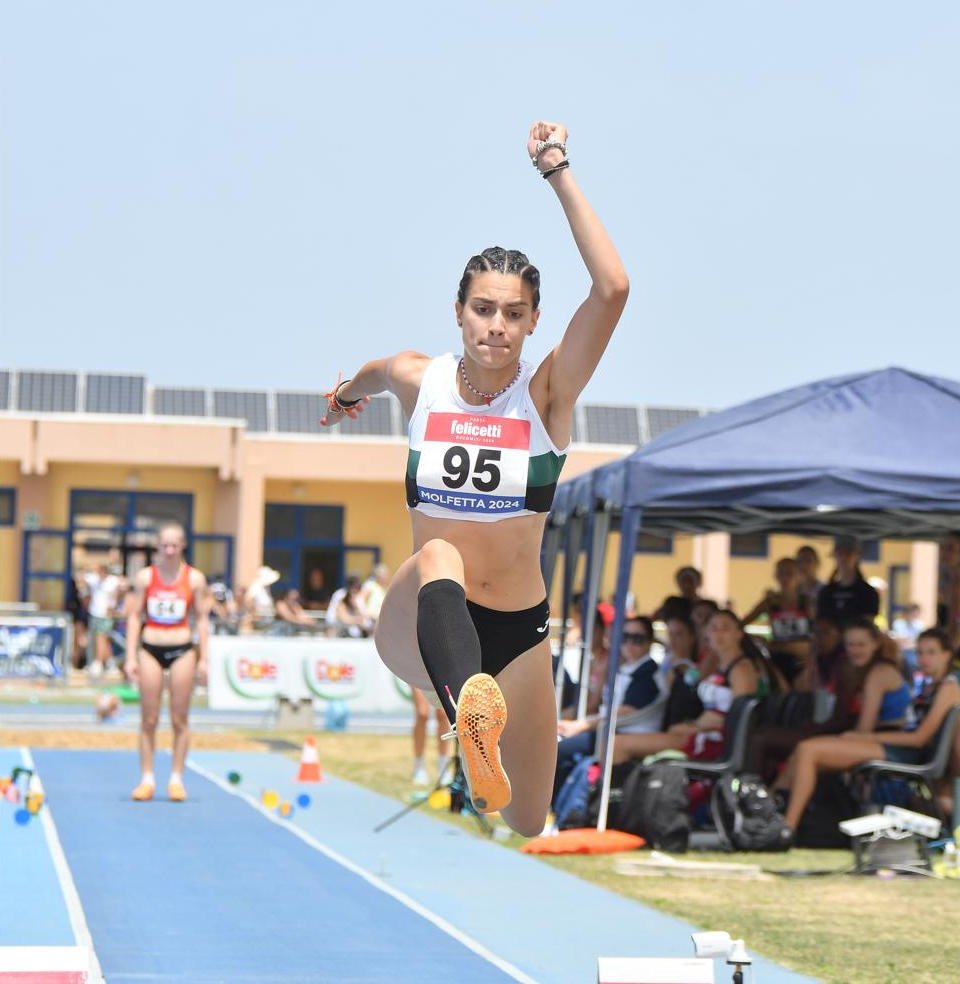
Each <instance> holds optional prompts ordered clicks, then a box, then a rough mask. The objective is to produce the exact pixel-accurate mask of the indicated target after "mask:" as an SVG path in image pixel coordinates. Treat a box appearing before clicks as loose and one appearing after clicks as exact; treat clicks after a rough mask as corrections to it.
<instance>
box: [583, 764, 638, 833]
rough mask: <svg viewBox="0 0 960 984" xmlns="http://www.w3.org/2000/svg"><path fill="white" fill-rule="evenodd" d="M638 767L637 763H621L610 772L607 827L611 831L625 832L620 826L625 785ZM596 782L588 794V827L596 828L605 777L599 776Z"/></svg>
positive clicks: (590, 786) (591, 784)
mask: <svg viewBox="0 0 960 984" xmlns="http://www.w3.org/2000/svg"><path fill="white" fill-rule="evenodd" d="M636 767H637V763H636V762H621V763H620V764H619V765H615V766H613V768H612V769H611V770H610V801H609V803H608V804H607V827H609V828H610V829H611V830H623V827H621V826H620V804H621V802H622V800H623V784H624V783H625V782H626V781H627V778H628V777H629V775H630V773H631V772H633V770H634V769H635V768H636ZM597 768H598V775H597V779H596V781H595V782H591V783H590V785H589V789H588V792H587V822H586V824H584V826H586V827H596V825H597V821H598V820H599V819H600V798H601V796H602V794H603V775H602V774H599V764H598V766H597Z"/></svg>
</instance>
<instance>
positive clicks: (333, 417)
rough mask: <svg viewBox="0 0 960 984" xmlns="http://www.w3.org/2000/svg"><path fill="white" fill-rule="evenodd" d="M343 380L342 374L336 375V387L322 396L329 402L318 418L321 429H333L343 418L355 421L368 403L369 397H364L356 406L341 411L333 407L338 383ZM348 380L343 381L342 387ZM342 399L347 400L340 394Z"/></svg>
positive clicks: (338, 386)
mask: <svg viewBox="0 0 960 984" xmlns="http://www.w3.org/2000/svg"><path fill="white" fill-rule="evenodd" d="M342 379H343V375H342V373H340V374H338V375H337V385H336V386H334V387H333V389H332V390H331V391H330V392H329V393H324V394H323V395H324V396H325V397H326V398H327V400H328V401H329V402H328V403H327V412H326V413H325V414H324V415H323V416H322V417H321V418H320V425H321V426H322V427H333V426H334V424H339V423H340V421H341V420H343V418H344V417H349V418H350V419H351V420H356V419H357V417H359V416H360V414H361V413H363V411H364V409H365V407H366V405H367V404H368V403H369V402H370V397H369V396H364V397H361V398H360V402H359V403H358V404H356V406H352V407H346V408H345V409H343V410H341V409H340V408H339V407H336V406H334V403H333V395H334V393H336V392H337V390H338V389H339V388H340V381H341V380H342ZM349 381H350V380H346V381H344V385H346V383H348V382H349ZM340 395H341V396H342V397H343V399H349V398H348V397H347V396H346V395H345V394H343V393H341V394H340Z"/></svg>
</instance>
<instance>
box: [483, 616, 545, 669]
mask: <svg viewBox="0 0 960 984" xmlns="http://www.w3.org/2000/svg"><path fill="white" fill-rule="evenodd" d="M467 611H468V612H469V613H470V618H471V620H472V621H473V624H474V627H475V628H476V630H477V635H478V636H479V637H480V669H481V670H482V671H483V672H484V673H489V674H490V676H496V675H497V674H498V673H499V672H500V671H501V670H502V669H503V668H504V667H506V666H509V665H510V664H511V663H512V662H513V661H514V660H515V659H516V658H517V657H518V656H520V655H521V654H522V653H525V652H526V651H527V650H528V649H533V647H534V646H535V645H537V643H538V642H543V640H544V639H548V638H549V637H550V603H549V602H548V601H547V599H546V598H544V599H543V601H541V602H540V604H539V605H534V606H533V608H524V609H523V610H522V611H519V612H498V611H496V610H495V609H493V608H484V607H483V605H477V604H475V603H474V602H472V601H470V599H469V598H468V599H467Z"/></svg>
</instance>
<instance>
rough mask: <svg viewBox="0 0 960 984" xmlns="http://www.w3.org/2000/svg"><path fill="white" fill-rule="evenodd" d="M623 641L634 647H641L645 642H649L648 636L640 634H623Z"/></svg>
mask: <svg viewBox="0 0 960 984" xmlns="http://www.w3.org/2000/svg"><path fill="white" fill-rule="evenodd" d="M623 641H624V642H632V643H633V644H634V645H636V646H642V645H643V644H644V643H645V642H649V641H650V636H648V635H644V634H643V633H642V632H624V633H623Z"/></svg>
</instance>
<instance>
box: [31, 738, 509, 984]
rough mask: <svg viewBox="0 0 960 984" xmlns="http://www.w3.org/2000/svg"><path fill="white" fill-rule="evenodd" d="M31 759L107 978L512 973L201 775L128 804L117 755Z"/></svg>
mask: <svg viewBox="0 0 960 984" xmlns="http://www.w3.org/2000/svg"><path fill="white" fill-rule="evenodd" d="M34 759H35V761H36V763H37V767H38V770H39V772H40V774H41V775H42V776H43V780H44V785H45V786H46V789H47V796H48V799H49V802H50V804H51V808H52V810H53V812H54V816H55V820H56V824H57V828H58V830H59V833H60V840H61V843H62V844H63V848H64V851H65V853H66V855H67V859H68V861H69V863H70V867H71V870H72V872H73V878H74V881H75V882H76V885H77V889H78V891H79V893H80V897H81V899H82V900H83V904H84V910H85V913H86V917H87V923H88V924H89V926H90V931H91V934H92V936H93V940H94V945H95V947H96V951H97V955H98V957H99V959H100V965H101V967H102V969H103V974H104V977H105V978H106V980H107V982H108V984H145V982H151V981H156V982H161V981H162V982H164V984H167V982H183V984H188V982H189V984H208V982H209V984H213V982H224V984H226V982H230V984H262V982H265V981H284V982H288V984H301V982H302V984H307V982H309V984H316V982H318V981H337V982H343V984H348V982H350V984H353V982H355V984H384V982H388V981H395V980H403V981H428V980H433V979H437V978H439V979H443V978H444V977H446V976H448V973H449V972H450V971H451V970H452V968H456V972H455V975H454V976H455V977H456V979H457V981H458V982H460V984H502V982H504V981H509V980H511V978H510V977H508V976H506V975H505V974H504V973H503V972H502V971H500V970H498V969H497V968H496V967H494V966H493V965H492V964H490V963H488V962H487V961H486V960H484V959H482V958H481V957H479V956H477V955H476V954H474V953H472V952H471V951H470V950H468V949H467V948H466V947H464V946H463V945H462V944H460V943H458V942H456V941H455V940H453V939H452V938H451V937H450V936H448V935H447V934H445V933H443V932H441V931H440V930H439V929H437V928H435V927H434V926H433V925H431V924H430V923H428V922H426V921H425V920H424V919H422V918H420V917H419V916H417V915H416V914H415V913H414V912H412V911H411V910H410V909H408V908H406V907H405V906H403V905H401V904H400V903H399V902H397V901H395V900H394V899H392V898H390V897H389V896H387V895H384V894H383V893H382V892H380V891H378V890H377V889H375V888H373V887H372V886H370V885H368V884H367V883H366V882H364V881H363V880H361V879H360V878H358V877H357V876H356V875H354V874H352V873H351V872H349V871H347V870H346V869H345V868H343V867H341V866H340V865H338V864H336V863H334V862H333V861H330V860H328V859H327V858H326V857H324V856H323V855H322V854H320V853H318V852H317V851H314V850H311V849H309V848H308V847H307V846H306V845H305V844H303V843H302V842H301V841H299V840H298V839H296V838H295V837H292V836H291V835H290V833H289V832H287V831H285V830H284V829H283V828H282V827H280V826H277V825H275V824H271V823H269V822H265V821H264V820H263V819H262V818H261V817H259V816H258V815H257V814H256V812H254V811H253V810H252V809H251V808H250V806H248V805H247V804H246V803H244V802H243V801H242V800H240V799H238V798H237V797H235V796H231V795H229V794H228V793H226V792H223V791H222V790H220V789H218V788H217V787H216V786H215V785H213V784H212V783H206V782H201V781H199V780H197V779H196V778H195V779H194V780H193V782H192V783H191V792H192V796H191V798H190V799H189V800H188V801H187V802H186V803H183V804H178V803H169V802H166V801H165V800H164V799H162V798H158V800H156V801H154V802H152V803H149V804H143V803H134V802H133V801H131V800H130V798H129V790H128V789H127V787H128V786H129V785H130V777H131V776H134V777H135V776H136V766H135V761H134V760H133V757H132V756H130V755H123V754H118V753H115V752H98V751H76V752H63V751H47V750H38V751H36V752H35V753H34ZM289 767H290V766H289V762H288V768H289Z"/></svg>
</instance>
